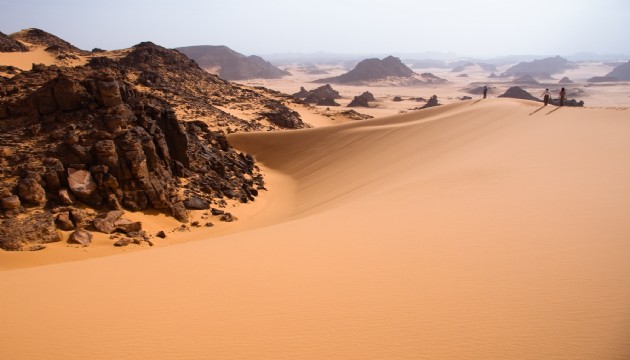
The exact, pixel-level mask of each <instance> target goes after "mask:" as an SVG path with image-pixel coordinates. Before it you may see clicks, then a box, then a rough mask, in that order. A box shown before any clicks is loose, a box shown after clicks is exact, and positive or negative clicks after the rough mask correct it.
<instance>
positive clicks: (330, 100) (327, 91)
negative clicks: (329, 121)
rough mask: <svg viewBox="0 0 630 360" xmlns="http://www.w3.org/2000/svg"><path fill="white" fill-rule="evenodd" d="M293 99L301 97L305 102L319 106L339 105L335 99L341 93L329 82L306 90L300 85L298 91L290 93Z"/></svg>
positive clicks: (339, 97) (339, 96) (338, 97)
mask: <svg viewBox="0 0 630 360" xmlns="http://www.w3.org/2000/svg"><path fill="white" fill-rule="evenodd" d="M292 96H293V98H295V99H302V100H304V102H305V103H308V104H315V105H320V106H339V104H338V103H337V102H335V99H341V95H339V92H338V91H337V90H334V89H333V88H332V86H330V84H326V85H322V86H320V87H318V88H316V89H314V90H309V91H307V90H306V89H304V87H300V91H299V92H297V93H295V94H293V95H292Z"/></svg>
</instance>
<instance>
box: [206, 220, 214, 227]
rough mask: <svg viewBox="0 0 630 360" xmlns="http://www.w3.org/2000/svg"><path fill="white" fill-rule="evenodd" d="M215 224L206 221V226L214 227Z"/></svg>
mask: <svg viewBox="0 0 630 360" xmlns="http://www.w3.org/2000/svg"><path fill="white" fill-rule="evenodd" d="M213 226H214V224H213V223H211V222H209V221H208V222H207V223H206V227H213Z"/></svg>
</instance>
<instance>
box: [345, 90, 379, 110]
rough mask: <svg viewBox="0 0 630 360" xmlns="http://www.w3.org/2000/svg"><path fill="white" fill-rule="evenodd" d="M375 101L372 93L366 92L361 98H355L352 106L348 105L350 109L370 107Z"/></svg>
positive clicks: (351, 103)
mask: <svg viewBox="0 0 630 360" xmlns="http://www.w3.org/2000/svg"><path fill="white" fill-rule="evenodd" d="M374 100H375V99H374V95H372V93H371V92H369V91H366V92H364V93H363V94H361V95H359V96H355V97H354V99H352V101H351V102H350V104H348V107H370V104H369V102H370V101H374Z"/></svg>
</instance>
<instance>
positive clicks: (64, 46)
mask: <svg viewBox="0 0 630 360" xmlns="http://www.w3.org/2000/svg"><path fill="white" fill-rule="evenodd" d="M10 36H11V38H12V39H14V40H18V41H20V42H24V43H28V44H32V45H38V46H45V47H46V51H50V52H65V53H86V52H85V51H83V50H81V49H79V48H77V47H76V46H74V45H72V44H70V43H69V42H67V41H65V40H62V39H60V38H59V37H57V36H55V35H53V34H50V33H47V32H45V31H43V30H40V29H35V28H31V29H25V30H22V31H18V32H16V33H13V34H11V35H10Z"/></svg>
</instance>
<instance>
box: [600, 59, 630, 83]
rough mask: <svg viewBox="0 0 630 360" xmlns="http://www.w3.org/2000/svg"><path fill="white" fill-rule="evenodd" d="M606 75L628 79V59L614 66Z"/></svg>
mask: <svg viewBox="0 0 630 360" xmlns="http://www.w3.org/2000/svg"><path fill="white" fill-rule="evenodd" d="M606 76H610V77H614V78H617V80H621V81H630V60H629V61H628V62H627V63H624V64H621V65H619V66H617V67H615V68H614V69H613V70H612V71H611V72H609V73H608V74H606Z"/></svg>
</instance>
